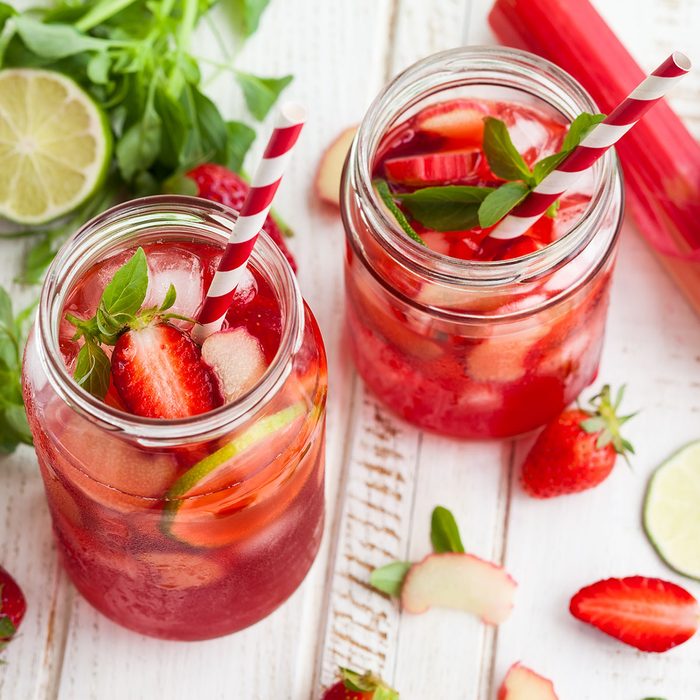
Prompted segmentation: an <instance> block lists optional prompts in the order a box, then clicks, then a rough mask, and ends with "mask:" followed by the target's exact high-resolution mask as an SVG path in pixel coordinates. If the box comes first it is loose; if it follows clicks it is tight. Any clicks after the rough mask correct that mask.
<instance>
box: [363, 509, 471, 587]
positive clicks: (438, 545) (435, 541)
mask: <svg viewBox="0 0 700 700" xmlns="http://www.w3.org/2000/svg"><path fill="white" fill-rule="evenodd" d="M430 541H431V543H432V545H433V551H434V552H436V553H437V554H442V553H444V552H458V553H460V554H463V553H464V545H463V544H462V538H461V536H460V534H459V527H458V526H457V521H456V520H455V517H454V515H452V513H451V512H450V511H449V510H448V509H447V508H444V507H443V506H436V507H435V509H434V510H433V513H432V515H431V518H430ZM411 566H413V564H412V563H411V562H410V561H393V562H391V563H390V564H386V565H385V566H380V567H379V568H377V569H374V571H372V573H371V574H370V577H369V582H370V585H371V586H372V588H376V589H377V590H378V591H381V592H382V593H385V594H386V595H388V596H391V597H392V598H398V597H399V596H400V595H401V587H402V586H403V582H404V579H405V578H406V574H407V573H408V571H409V569H410V568H411Z"/></svg>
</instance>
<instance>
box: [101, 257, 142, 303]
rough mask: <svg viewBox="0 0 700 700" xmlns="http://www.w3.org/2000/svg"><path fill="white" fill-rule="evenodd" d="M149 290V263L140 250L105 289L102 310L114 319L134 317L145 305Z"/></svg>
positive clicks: (118, 271)
mask: <svg viewBox="0 0 700 700" xmlns="http://www.w3.org/2000/svg"><path fill="white" fill-rule="evenodd" d="M147 290H148V262H147V261H146V253H144V252H143V248H139V249H138V250H137V251H136V252H135V253H134V254H133V255H132V256H131V258H130V259H129V260H128V262H126V263H125V264H124V265H122V267H120V268H119V269H118V270H117V271H116V273H115V274H114V277H113V278H112V281H111V282H110V283H109V284H108V285H107V286H106V287H105V289H104V292H102V298H101V299H100V304H99V306H100V309H102V310H103V311H104V312H105V314H107V315H109V316H113V317H128V316H134V315H135V314H136V313H137V312H138V310H139V309H140V308H141V306H142V305H143V301H144V299H145V298H146V292H147Z"/></svg>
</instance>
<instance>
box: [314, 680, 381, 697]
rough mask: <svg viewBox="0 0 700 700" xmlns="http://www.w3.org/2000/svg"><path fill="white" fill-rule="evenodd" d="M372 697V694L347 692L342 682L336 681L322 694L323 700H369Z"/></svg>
mask: <svg viewBox="0 0 700 700" xmlns="http://www.w3.org/2000/svg"><path fill="white" fill-rule="evenodd" d="M372 695H374V693H362V692H359V691H355V690H348V689H347V688H346V687H345V683H343V681H338V682H337V683H336V684H335V685H332V686H331V687H330V688H329V689H328V690H327V691H326V692H325V693H324V694H323V700H370V699H371V697H372Z"/></svg>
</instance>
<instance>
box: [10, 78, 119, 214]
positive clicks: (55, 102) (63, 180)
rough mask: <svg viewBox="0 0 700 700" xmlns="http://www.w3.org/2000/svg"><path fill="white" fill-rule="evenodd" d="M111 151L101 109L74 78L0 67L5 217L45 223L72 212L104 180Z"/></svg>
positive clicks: (109, 133) (105, 121) (108, 131)
mask: <svg viewBox="0 0 700 700" xmlns="http://www.w3.org/2000/svg"><path fill="white" fill-rule="evenodd" d="M111 149H112V134H111V131H110V128H109V124H108V123H107V119H106V117H105V115H104V113H103V112H102V110H101V109H100V108H99V107H98V106H97V105H96V104H95V103H94V102H93V100H92V98H91V97H90V96H89V95H88V94H87V93H86V92H85V91H84V90H83V89H82V88H80V87H79V86H78V85H77V84H76V83H74V82H73V81H72V80H70V78H67V77H66V76H64V75H62V74H61V73H55V72H52V71H46V70H36V69H33V68H11V69H8V70H3V71H0V164H1V165H0V215H2V216H5V217H7V218H8V219H11V220H12V221H15V222H17V223H21V224H42V223H46V222H47V221H51V220H52V219H55V218H57V217H59V216H62V215H63V214H66V213H68V212H69V211H71V210H72V209H75V208H76V207H77V206H78V205H79V204H81V203H82V202H84V201H85V200H86V199H87V198H88V197H89V196H90V195H91V194H92V193H93V192H94V191H95V190H96V189H97V188H98V187H99V186H100V184H101V183H102V181H103V179H104V177H105V174H106V172H107V167H108V165H109V161H110V155H111Z"/></svg>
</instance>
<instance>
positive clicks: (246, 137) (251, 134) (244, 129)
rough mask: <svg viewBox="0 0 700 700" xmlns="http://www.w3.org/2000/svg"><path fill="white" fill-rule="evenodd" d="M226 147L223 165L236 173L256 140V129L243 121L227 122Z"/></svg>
mask: <svg viewBox="0 0 700 700" xmlns="http://www.w3.org/2000/svg"><path fill="white" fill-rule="evenodd" d="M226 133H227V139H226V148H225V150H224V154H223V158H222V160H223V165H225V166H226V167H227V168H228V169H229V170H233V172H235V173H239V172H240V171H241V168H242V167H243V160H244V159H245V156H246V153H248V150H249V149H250V147H251V146H252V144H253V141H255V130H254V129H251V128H250V127H249V126H248V125H247V124H243V122H234V121H230V122H226Z"/></svg>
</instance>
